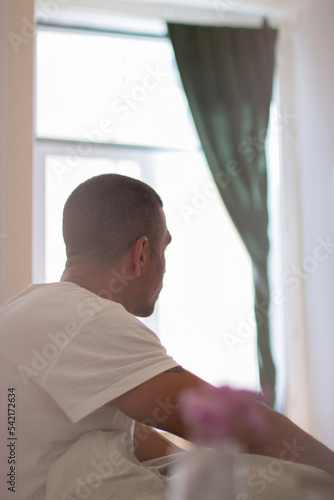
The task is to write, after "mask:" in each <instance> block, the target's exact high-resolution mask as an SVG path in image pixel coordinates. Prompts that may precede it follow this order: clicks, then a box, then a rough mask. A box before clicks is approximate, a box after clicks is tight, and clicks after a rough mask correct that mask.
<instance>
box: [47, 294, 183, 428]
mask: <svg viewBox="0 0 334 500" xmlns="http://www.w3.org/2000/svg"><path fill="white" fill-rule="evenodd" d="M177 365H178V363H176V361H175V360H174V359H173V358H172V357H170V356H169V355H167V353H166V349H165V348H164V347H163V346H162V344H161V342H160V340H159V338H158V337H157V336H156V334H155V333H154V332H152V331H151V330H150V329H148V328H147V327H146V326H145V325H144V324H143V323H142V322H141V321H139V320H138V319H137V318H136V317H135V316H133V315H131V314H129V313H128V312H127V311H126V310H125V309H124V308H123V307H122V306H120V305H118V304H117V305H115V304H110V306H107V307H105V308H104V309H103V310H102V311H99V313H98V314H96V315H95V316H94V318H93V319H92V320H91V319H90V320H89V321H87V320H86V321H84V322H83V323H82V324H81V325H79V326H78V328H77V331H76V332H73V337H72V338H71V340H70V341H69V342H68V344H67V345H66V346H64V347H63V349H62V350H61V352H60V354H59V356H58V357H57V359H56V360H54V362H53V363H52V365H51V366H50V367H49V369H48V371H47V373H46V374H45V376H44V378H43V380H42V381H41V382H42V383H41V385H42V387H43V389H44V390H46V391H47V392H48V393H49V394H50V396H51V397H52V398H53V399H54V400H55V401H56V402H57V403H58V404H59V406H60V407H61V408H62V409H63V410H64V411H65V413H66V414H67V416H68V417H69V418H70V419H71V421H72V422H77V421H79V420H81V419H82V418H84V417H85V416H87V415H89V414H90V413H92V412H93V411H95V410H97V409H98V408H100V407H101V406H103V405H105V404H106V403H108V402H110V401H112V400H113V399H115V398H117V397H118V396H120V395H122V394H124V393H125V392H127V391H129V390H130V389H133V388H134V387H136V386H138V385H140V384H141V383H143V382H145V381H147V380H149V379H150V378H152V377H154V376H155V375H158V374H159V373H162V372H164V371H166V370H168V369H170V368H172V367H175V366H177Z"/></svg>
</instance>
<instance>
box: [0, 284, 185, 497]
mask: <svg viewBox="0 0 334 500" xmlns="http://www.w3.org/2000/svg"><path fill="white" fill-rule="evenodd" d="M0 314H1V320H0V321H1V323H0V325H1V326H0V332H1V333H0V338H1V358H2V359H1V367H0V370H1V373H0V377H1V402H2V406H1V422H0V423H1V428H0V435H1V452H0V453H1V470H2V477H4V476H3V473H4V472H5V475H7V474H9V475H8V476H7V478H8V480H9V481H10V480H12V481H13V482H14V483H15V490H16V495H15V498H16V499H18V500H19V499H21V498H22V499H24V500H42V499H43V500H44V498H45V481H46V476H47V472H48V470H49V468H50V466H51V465H52V464H53V463H54V462H55V461H56V460H57V459H58V458H59V457H60V455H62V454H63V453H64V452H65V451H66V450H67V449H68V448H69V447H70V446H71V445H72V444H73V443H74V442H76V441H77V440H78V439H79V438H80V437H81V436H82V435H83V434H85V433H87V432H89V431H92V430H96V429H98V430H107V431H109V430H123V431H124V432H125V433H128V434H129V435H130V436H131V435H132V432H133V425H134V422H133V420H132V419H130V418H129V417H127V416H126V415H125V414H124V413H122V412H121V411H120V410H118V409H117V408H116V407H115V406H114V405H113V404H112V403H110V401H112V400H113V399H115V398H116V397H118V396H120V395H121V394H123V393H125V392H127V391H129V390H130V389H132V388H134V387H136V386H138V385H139V384H141V383H142V382H145V381H146V380H149V379H150V378H152V377H154V376H155V375H158V374H159V373H162V372H163V371H165V370H168V369H170V368H172V367H175V366H177V363H176V362H175V361H174V360H173V359H172V358H171V357H170V356H168V355H167V354H166V350H165V348H164V347H163V346H162V345H161V343H160V341H159V339H158V337H157V336H156V335H155V334H154V333H153V332H152V331H151V330H149V329H148V328H147V327H146V326H145V325H144V324H143V323H142V322H141V321H139V320H138V319H137V318H136V317H134V316H133V315H132V314H130V313H128V312H127V311H126V310H125V309H124V307H123V306H122V305H120V304H118V303H115V302H111V301H109V300H106V299H102V298H100V297H98V296H97V295H95V294H93V293H91V292H89V291H88V290H86V289H84V288H81V287H80V286H78V285H75V284H73V283H68V282H60V283H52V284H43V285H31V286H30V287H28V288H27V289H26V290H24V291H23V292H22V293H20V294H19V295H17V296H16V297H14V298H13V299H12V300H10V301H8V302H7V303H6V304H4V306H3V307H2V308H1V313H0ZM10 389H13V390H10ZM12 394H14V395H15V402H14V401H13V399H14V398H13V396H12ZM3 402H5V403H6V404H5V405H4V404H3ZM9 402H11V407H10V409H11V412H10V413H11V418H10V422H9V420H8V419H9V413H8V414H7V410H8V408H7V406H8V404H9ZM13 404H15V406H12V405H13ZM14 412H15V414H14ZM13 417H15V421H14V419H13ZM8 425H9V427H8ZM7 427H8V431H7ZM9 432H10V433H11V434H9ZM15 438H16V439H15ZM8 443H9V446H7V445H8ZM129 446H130V443H129ZM10 461H11V463H9V462H10ZM10 467H14V469H10ZM4 469H5V471H4ZM11 484H12V483H10V482H9V483H7V485H4V482H3V481H2V482H1V486H0V491H1V498H2V499H4V498H7V497H8V498H13V497H14V495H13V493H12V492H11V491H9V490H8V488H9V487H10V486H11Z"/></svg>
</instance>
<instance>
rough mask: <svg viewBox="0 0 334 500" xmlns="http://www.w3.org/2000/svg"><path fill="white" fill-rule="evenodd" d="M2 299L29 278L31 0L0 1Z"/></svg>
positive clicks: (30, 255) (26, 283) (32, 32)
mask: <svg viewBox="0 0 334 500" xmlns="http://www.w3.org/2000/svg"><path fill="white" fill-rule="evenodd" d="M0 9H1V10H0V18H1V22H0V39H1V50H0V67H1V73H0V74H1V77H0V109H1V113H0V186H1V187H0V199H1V205H0V210H1V212H0V276H1V287H0V302H3V301H4V300H5V299H6V298H9V297H11V296H12V295H14V294H15V293H17V292H19V291H20V290H21V289H22V288H24V287H26V286H27V285H29V284H30V283H31V276H32V274H31V271H32V172H33V115H34V110H33V94H34V90H33V79H34V28H33V19H34V0H24V1H22V0H1V2H0Z"/></svg>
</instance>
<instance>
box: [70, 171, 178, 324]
mask: <svg viewBox="0 0 334 500" xmlns="http://www.w3.org/2000/svg"><path fill="white" fill-rule="evenodd" d="M63 235H64V240H65V244H66V252H67V263H66V269H65V271H64V274H63V276H62V280H63V281H71V282H74V283H76V284H78V285H80V286H82V287H84V288H87V289H88V290H90V291H92V292H94V293H96V294H98V295H100V296H102V297H104V298H108V299H110V300H113V301H116V302H119V303H121V304H122V305H123V306H124V307H125V308H126V309H127V310H128V311H129V312H131V313H133V314H135V315H137V316H149V315H150V314H152V312H153V310H154V305H155V302H156V300H157V298H158V296H159V293H160V291H161V288H162V280H163V275H164V272H165V249H166V246H167V245H168V244H169V242H170V241H171V236H170V234H169V231H168V229H167V226H166V220H165V215H164V213H163V210H162V201H161V199H160V197H159V195H158V194H157V193H156V192H155V191H154V190H153V189H152V188H150V187H149V186H148V185H146V184H144V183H143V182H140V181H138V180H135V179H132V178H130V177H126V176H123V175H117V174H105V175H100V176H97V177H93V178H91V179H89V180H88V181H86V182H84V183H83V184H80V185H79V186H78V187H77V188H76V189H75V190H74V191H73V193H72V194H71V195H70V196H69V198H68V200H67V202H66V204H65V207H64V214H63Z"/></svg>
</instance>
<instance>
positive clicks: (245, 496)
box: [46, 431, 333, 500]
mask: <svg viewBox="0 0 334 500" xmlns="http://www.w3.org/2000/svg"><path fill="white" fill-rule="evenodd" d="M123 436H124V434H123V433H122V432H120V431H112V432H103V431H93V432H89V433H88V434H86V435H84V436H83V437H82V438H81V439H79V440H78V441H77V442H76V443H75V444H74V445H73V446H71V447H70V448H69V450H68V451H67V452H66V453H65V454H64V455H62V456H61V457H60V458H59V459H58V461H57V462H56V463H55V464H54V465H53V466H52V468H51V469H50V471H49V474H48V479H47V495H46V500H79V499H80V500H85V499H87V500H88V499H89V500H166V499H168V500H215V499H216V498H217V499H219V500H223V498H228V497H224V496H223V493H227V486H228V482H229V476H228V475H226V476H225V477H224V474H223V472H222V471H223V470H224V459H222V457H221V455H220V454H219V453H217V452H212V451H211V450H210V451H208V450H205V449H199V450H197V451H196V452H191V453H188V452H181V453H177V454H174V455H169V456H168V457H163V458H161V459H156V460H151V461H148V462H144V463H140V462H138V461H137V460H136V458H135V457H134V456H133V455H132V454H129V453H128V452H127V451H126V446H125V444H124V437H123ZM188 457H190V462H189V458H188ZM235 464H236V469H234V470H236V481H235V488H236V493H237V494H236V496H235V499H236V500H311V499H312V500H313V498H314V499H317V500H320V499H322V498H324V499H325V498H326V499H327V498H333V497H332V496H328V497H326V496H324V497H321V495H320V494H316V495H315V496H312V495H311V493H310V492H309V493H307V492H306V490H302V489H301V488H300V481H301V480H307V481H312V480H314V479H319V478H324V479H326V478H329V477H330V476H328V475H327V474H326V473H324V472H322V471H320V470H318V469H315V468H313V467H308V466H304V465H300V464H295V463H292V462H287V461H282V460H276V459H273V458H270V457H263V456H259V455H248V454H239V455H237V456H236V458H235ZM171 465H172V467H169V466H171ZM189 471H190V472H189ZM188 478H190V485H191V489H190V490H188V486H187V480H188ZM186 490H188V493H187V492H186ZM210 491H211V493H212V495H211V493H210ZM217 493H218V495H217ZM229 500H230V499H229Z"/></svg>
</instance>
